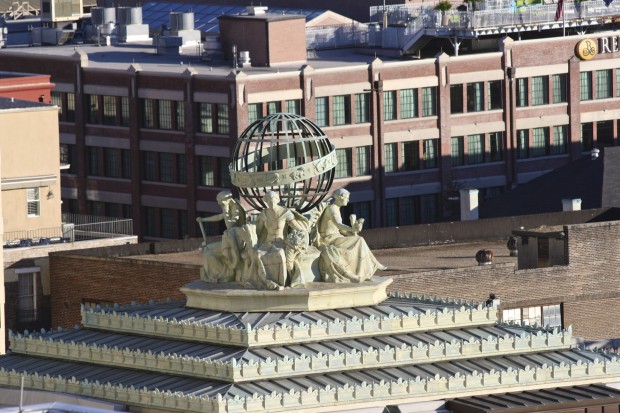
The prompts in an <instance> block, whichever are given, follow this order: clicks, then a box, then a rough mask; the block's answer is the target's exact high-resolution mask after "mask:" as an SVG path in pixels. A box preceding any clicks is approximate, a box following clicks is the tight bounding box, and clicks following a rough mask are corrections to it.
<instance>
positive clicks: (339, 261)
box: [317, 189, 386, 283]
mask: <svg viewBox="0 0 620 413" xmlns="http://www.w3.org/2000/svg"><path fill="white" fill-rule="evenodd" d="M348 203H349V191H347V190H346V189H338V190H336V191H335V192H334V198H333V202H332V203H330V204H328V205H327V206H326V207H325V208H324V210H323V212H322V213H321V216H320V217H319V220H318V223H317V230H318V239H317V242H318V245H319V249H320V250H321V259H320V262H319V271H320V273H321V277H322V279H323V281H325V282H357V283H359V282H363V281H365V280H368V279H370V278H371V277H372V276H373V275H374V273H375V272H376V271H377V270H385V269H386V267H385V266H383V265H382V264H381V263H379V261H377V259H376V258H375V256H374V254H373V253H372V251H370V248H368V244H366V241H365V240H364V238H362V237H360V236H359V235H357V234H358V233H359V232H360V231H361V230H362V226H363V224H364V220H363V219H359V220H355V219H354V218H353V222H351V226H348V225H346V224H344V223H343V222H342V217H341V215H340V207H342V206H346V205H347V204H348Z"/></svg>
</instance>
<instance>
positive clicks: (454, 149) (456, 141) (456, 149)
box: [450, 136, 465, 166]
mask: <svg viewBox="0 0 620 413" xmlns="http://www.w3.org/2000/svg"><path fill="white" fill-rule="evenodd" d="M450 159H451V161H452V166H461V165H464V164H465V147H464V145H463V137H462V136H455V137H453V138H452V139H451V143H450Z"/></svg>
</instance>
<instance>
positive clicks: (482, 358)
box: [0, 295, 620, 412]
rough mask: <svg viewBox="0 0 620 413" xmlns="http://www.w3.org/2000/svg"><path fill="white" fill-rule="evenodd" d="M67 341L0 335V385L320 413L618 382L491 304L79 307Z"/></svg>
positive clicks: (152, 402)
mask: <svg viewBox="0 0 620 413" xmlns="http://www.w3.org/2000/svg"><path fill="white" fill-rule="evenodd" d="M82 324H83V326H82V327H80V328H76V329H73V330H64V331H63V330H58V331H51V332H42V333H37V334H12V335H11V337H10V342H11V353H10V354H9V355H7V356H5V357H2V358H0V385H6V386H19V385H20V384H21V378H22V376H23V377H24V384H25V386H26V387H28V388H34V389H43V390H53V391H60V392H66V393H72V394H79V395H83V396H90V397H97V398H102V399H111V400H114V401H116V402H123V403H126V404H128V405H136V406H142V407H150V408H155V409H161V410H165V411H186V412H233V411H234V412H260V411H265V412H279V411H291V410H298V409H304V411H307V412H312V411H317V412H318V411H330V410H332V409H336V408H339V409H342V408H343V407H347V408H349V409H354V408H357V407H360V408H361V407H368V406H376V407H380V406H386V405H393V404H398V403H412V402H416V401H428V400H438V399H447V398H450V399H453V398H458V397H470V396H475V395H489V394H496V393H505V392H512V391H515V390H516V389H518V390H520V391H523V390H538V389H545V388H556V387H562V386H573V385H584V384H594V383H601V382H619V381H620V358H618V356H617V355H614V354H609V353H605V352H597V351H590V350H585V349H580V348H575V347H573V346H572V345H571V342H572V334H571V329H570V328H569V329H567V330H564V331H562V330H560V329H557V328H555V329H545V328H538V327H536V326H522V325H515V324H502V323H500V322H499V321H498V319H497V307H496V306H495V304H493V303H483V304H476V303H472V302H465V301H447V300H439V299H431V298H426V297H413V296H394V295H392V296H390V297H388V298H387V299H386V300H385V301H383V302H381V303H380V304H377V305H372V306H364V307H351V308H340V309H328V310H320V311H286V312H253V313H249V312H247V313H233V312H225V311H214V310H209V309H203V308H189V307H187V306H186V305H185V303H184V302H166V303H149V304H143V305H133V306H127V307H118V306H117V307H115V308H109V309H101V308H97V309H88V310H86V309H84V310H83V311H82Z"/></svg>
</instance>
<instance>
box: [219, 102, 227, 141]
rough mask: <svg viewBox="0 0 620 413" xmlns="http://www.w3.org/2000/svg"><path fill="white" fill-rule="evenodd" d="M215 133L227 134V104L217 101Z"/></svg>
mask: <svg viewBox="0 0 620 413" xmlns="http://www.w3.org/2000/svg"><path fill="white" fill-rule="evenodd" d="M216 106H217V133H219V134H220V135H227V134H228V132H229V117H228V105H227V104H225V103H218V104H217V105H216Z"/></svg>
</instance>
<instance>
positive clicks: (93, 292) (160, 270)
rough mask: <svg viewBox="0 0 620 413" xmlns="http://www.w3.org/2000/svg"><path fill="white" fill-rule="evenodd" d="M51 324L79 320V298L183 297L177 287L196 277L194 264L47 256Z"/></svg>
mask: <svg viewBox="0 0 620 413" xmlns="http://www.w3.org/2000/svg"><path fill="white" fill-rule="evenodd" d="M50 268H51V274H52V279H51V292H52V294H51V295H52V326H53V327H57V326H62V327H71V326H73V325H75V324H77V323H79V322H80V320H81V318H80V305H81V303H82V300H84V299H86V300H89V301H111V302H115V303H119V304H129V303H131V302H132V301H136V302H146V301H148V300H150V299H152V300H165V299H167V298H171V299H173V300H182V299H185V296H184V295H183V294H181V292H180V291H179V288H180V287H182V286H183V285H185V284H187V283H189V282H191V281H194V280H196V279H198V278H200V270H199V267H198V266H192V265H183V264H171V263H159V262H147V261H141V260H131V259H122V258H121V259H115V258H99V257H80V256H64V255H57V256H55V255H52V256H50Z"/></svg>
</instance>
